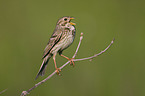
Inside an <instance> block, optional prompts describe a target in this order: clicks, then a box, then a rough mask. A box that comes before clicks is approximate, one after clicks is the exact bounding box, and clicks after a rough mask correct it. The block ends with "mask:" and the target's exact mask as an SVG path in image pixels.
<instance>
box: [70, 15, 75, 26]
mask: <svg viewBox="0 0 145 96" xmlns="http://www.w3.org/2000/svg"><path fill="white" fill-rule="evenodd" d="M72 19H75V18H73V17H71V18H70V20H72ZM70 24H71V25H76V24H75V23H73V22H70Z"/></svg>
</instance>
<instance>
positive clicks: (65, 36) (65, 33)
mask: <svg viewBox="0 0 145 96" xmlns="http://www.w3.org/2000/svg"><path fill="white" fill-rule="evenodd" d="M72 19H74V17H71V16H64V17H62V18H60V19H59V20H58V21H57V23H56V27H55V30H54V31H53V34H52V35H51V37H50V39H49V41H48V43H47V46H46V47H45V49H44V53H43V57H42V60H43V61H42V64H41V67H40V69H39V71H38V73H37V76H36V78H35V80H36V79H37V78H38V77H39V76H43V75H44V74H45V69H46V66H47V64H48V62H49V59H50V58H51V57H53V61H54V65H55V69H56V70H55V72H56V73H57V74H59V75H60V73H59V72H60V71H61V69H59V68H58V67H57V65H56V60H55V57H56V54H57V53H59V55H60V56H62V57H64V58H66V59H67V60H69V61H70V64H73V66H74V62H73V59H74V58H68V57H67V56H65V55H63V54H62V52H63V51H64V50H65V49H67V48H68V47H69V46H70V45H71V44H72V43H73V41H74V38H75V34H76V28H75V25H76V24H75V23H73V22H71V20H72Z"/></svg>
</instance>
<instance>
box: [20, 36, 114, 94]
mask: <svg viewBox="0 0 145 96" xmlns="http://www.w3.org/2000/svg"><path fill="white" fill-rule="evenodd" d="M82 39H83V33H81V36H80V41H79V44H78V46H77V49H76V51H75V53H74V55H73V56H72V58H75V57H76V55H77V53H78V50H79V47H80V45H81V42H82ZM114 40H115V39H113V40H112V41H111V43H110V44H109V45H108V46H107V47H106V48H105V49H104V50H103V51H101V52H100V53H98V54H95V55H93V56H91V57H86V58H82V59H72V60H73V61H82V60H88V59H89V60H90V61H92V59H93V58H94V57H97V56H99V55H101V54H102V53H104V52H106V51H107V50H108V49H109V48H110V46H111V45H112V44H113V43H114ZM69 63H70V61H68V62H66V63H65V64H63V65H62V66H61V67H60V68H59V69H60V70H61V69H62V68H64V67H65V66H66V65H68V64H69ZM55 74H56V71H54V72H53V73H51V74H50V75H49V76H48V77H47V78H45V79H44V80H42V81H40V82H38V83H37V84H35V86H33V87H32V88H30V89H29V90H28V91H23V92H22V93H21V96H26V95H27V94H29V93H30V91H32V90H33V89H35V88H36V87H38V86H39V85H41V84H42V83H44V82H46V81H47V80H48V79H50V78H51V77H52V76H53V75H55Z"/></svg>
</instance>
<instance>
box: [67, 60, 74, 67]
mask: <svg viewBox="0 0 145 96" xmlns="http://www.w3.org/2000/svg"><path fill="white" fill-rule="evenodd" d="M73 59H75V58H69V59H68V61H69V62H70V65H73V67H74V66H75V63H74V61H73Z"/></svg>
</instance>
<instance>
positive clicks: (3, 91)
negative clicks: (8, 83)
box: [0, 89, 8, 94]
mask: <svg viewBox="0 0 145 96" xmlns="http://www.w3.org/2000/svg"><path fill="white" fill-rule="evenodd" d="M7 90H8V89H5V90H3V91H1V92H0V94H2V93H4V92H5V91H7Z"/></svg>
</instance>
